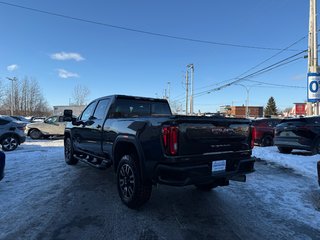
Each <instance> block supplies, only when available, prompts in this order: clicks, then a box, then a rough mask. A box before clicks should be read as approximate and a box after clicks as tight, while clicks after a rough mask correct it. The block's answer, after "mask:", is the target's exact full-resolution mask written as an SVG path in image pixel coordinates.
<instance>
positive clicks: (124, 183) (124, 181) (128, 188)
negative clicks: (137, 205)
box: [119, 164, 135, 201]
mask: <svg viewBox="0 0 320 240" xmlns="http://www.w3.org/2000/svg"><path fill="white" fill-rule="evenodd" d="M119 185H120V186H119V187H120V190H121V192H122V195H123V198H124V199H125V200H127V201H128V200H130V199H132V197H133V194H134V190H135V177H134V173H133V169H132V168H131V167H130V166H129V165H128V164H123V165H122V166H121V169H120V172H119Z"/></svg>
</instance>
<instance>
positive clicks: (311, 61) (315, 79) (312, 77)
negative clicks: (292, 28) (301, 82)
mask: <svg viewBox="0 0 320 240" xmlns="http://www.w3.org/2000/svg"><path fill="white" fill-rule="evenodd" d="M316 11H317V5H316V0H310V15H309V40H308V45H309V46H308V102H313V103H314V104H313V105H314V108H313V111H312V112H313V115H319V100H320V91H319V80H320V74H319V67H318V39H317V15H316Z"/></svg>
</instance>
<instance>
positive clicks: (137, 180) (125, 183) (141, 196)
mask: <svg viewBox="0 0 320 240" xmlns="http://www.w3.org/2000/svg"><path fill="white" fill-rule="evenodd" d="M137 161H138V158H137V157H136V156H135V155H134V154H128V155H124V156H123V157H122V158H121V160H120V162H119V165H118V168H117V187H118V193H119V196H120V198H121V201H122V202H123V203H124V204H125V205H127V206H128V207H129V208H132V209H137V208H139V207H140V206H142V205H143V204H145V203H146V202H147V201H148V200H149V199H150V196H151V191H152V185H151V183H147V184H146V183H143V182H142V179H141V173H140V169H139V166H138V164H137Z"/></svg>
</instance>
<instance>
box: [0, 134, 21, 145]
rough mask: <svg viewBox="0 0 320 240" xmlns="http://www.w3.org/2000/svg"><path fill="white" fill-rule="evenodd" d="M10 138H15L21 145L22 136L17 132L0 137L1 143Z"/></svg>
mask: <svg viewBox="0 0 320 240" xmlns="http://www.w3.org/2000/svg"><path fill="white" fill-rule="evenodd" d="M10 136H13V137H15V138H16V139H17V140H18V144H19V145H20V136H19V135H18V134H17V133H15V132H12V133H10V132H8V133H5V134H3V135H2V136H1V137H0V143H2V141H3V139H5V138H6V137H10Z"/></svg>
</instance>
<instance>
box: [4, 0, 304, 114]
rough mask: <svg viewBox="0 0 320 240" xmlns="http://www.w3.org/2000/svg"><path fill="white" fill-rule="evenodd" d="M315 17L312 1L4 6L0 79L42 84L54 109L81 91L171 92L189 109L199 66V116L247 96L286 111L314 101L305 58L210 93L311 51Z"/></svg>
mask: <svg viewBox="0 0 320 240" xmlns="http://www.w3.org/2000/svg"><path fill="white" fill-rule="evenodd" d="M5 3H10V4H14V5H19V6H23V7H27V8H32V9H37V10H41V11H45V12H50V13H54V14H58V15H63V16H68V17H71V18H73V19H70V18H64V17H59V16H53V15H49V14H45V13H43V12H42V13H41V12H36V11H31V10H28V9H24V8H19V7H14V6H9V5H7V4H5ZM308 15H309V1H308V0H294V1H292V0H280V1H279V0H259V1H252V0H242V1H239V0H224V1H211V0H202V1H182V0H176V1H172V0H162V1H146V0H144V1H119V0H118V1H103V0H92V1H83V0H81V1H79V0H77V1H76V0H68V1H61V0H60V1H49V0H29V1H22V0H13V1H9V0H7V1H0V31H1V34H0V36H1V38H0V81H2V82H3V84H9V81H8V80H6V78H7V77H17V78H18V79H23V78H24V77H28V78H34V79H36V80H37V81H38V82H39V85H40V87H41V89H42V92H43V94H44V96H45V98H46V99H47V101H48V103H49V105H50V106H54V105H67V104H69V102H70V101H71V102H72V97H73V96H72V95H73V91H74V88H75V86H76V85H82V86H85V87H88V88H89V90H90V95H89V96H88V102H89V101H91V100H93V99H95V98H98V97H101V96H106V95H112V94H126V95H135V96H145V97H163V96H164V94H165V91H166V92H167V95H169V92H170V96H169V97H170V98H169V99H170V101H171V102H172V103H173V105H175V106H181V108H182V109H185V92H186V84H185V74H186V66H187V65H188V64H193V65H194V93H195V98H194V111H195V112H198V111H199V110H200V111H201V112H215V111H217V110H219V106H221V105H244V104H245V103H246V102H245V101H246V98H247V90H246V89H248V93H249V95H248V96H249V105H251V106H265V105H266V104H267V101H268V99H269V98H270V97H271V96H273V97H274V98H275V101H276V104H277V107H278V109H280V110H281V109H285V108H287V107H292V106H293V103H296V102H304V101H306V99H307V90H306V86H307V82H306V81H307V80H306V75H307V58H303V56H304V54H302V55H299V57H300V59H298V60H297V61H294V62H291V63H290V64H286V65H283V66H281V67H279V68H276V69H273V70H272V71H268V72H266V73H264V74H261V75H259V76H255V77H253V78H249V80H250V81H251V82H249V81H248V80H242V81H240V82H238V84H241V85H238V84H233V85H231V86H228V87H226V88H222V89H221V90H216V91H210V90H212V89H214V88H218V87H219V86H221V85H223V84H227V83H230V82H232V81H233V80H235V78H237V77H239V76H245V75H241V74H243V73H245V72H247V71H248V70H250V69H251V68H252V67H254V66H256V65H258V64H260V63H262V62H263V61H265V60H266V59H268V58H270V57H272V56H274V55H276V54H277V56H275V57H273V58H271V59H270V60H269V61H266V62H265V63H263V64H261V65H260V66H258V67H257V68H254V69H252V70H251V71H249V72H247V73H246V74H250V73H252V72H255V71H258V70H260V69H262V68H264V67H268V66H270V65H272V64H274V63H277V62H279V61H281V60H283V59H285V58H287V57H291V56H293V55H294V54H297V53H299V52H300V51H302V50H306V49H307V48H308V45H307V44H308V41H307V35H308V17H309V16H308ZM75 18H76V19H82V20H86V21H87V22H85V21H79V20H76V19H75ZM93 22H95V23H99V24H94V23H93ZM110 25H113V26H116V27H121V28H122V29H120V28H114V27H110ZM123 28H126V29H133V30H138V32H137V31H128V30H125V29H123ZM141 31H142V32H152V33H156V34H160V35H170V36H173V37H178V38H188V39H198V40H202V41H204V42H196V41H187V40H182V39H176V38H168V37H163V36H159V35H150V34H145V33H142V32H141ZM302 38H303V39H302ZM301 39H302V40H301ZM299 40H300V41H299ZM205 42H211V43H205ZM212 42H216V43H223V44H230V45H241V46H250V48H247V47H234V46H230V45H220V44H212ZM295 42H297V43H296V44H294V45H293V46H291V47H290V48H288V47H289V46H290V45H292V44H293V43H295ZM256 47H258V48H256ZM260 48H262V49H260ZM285 48H288V49H287V50H286V51H280V50H281V49H285ZM275 49H278V50H275ZM279 49H280V50H279ZM291 59H293V58H291ZM252 80H253V81H259V82H264V83H267V84H261V83H257V82H252ZM168 82H170V84H168ZM221 82H223V84H221ZM219 83H220V84H219ZM270 84H274V85H270ZM275 85H286V87H281V86H275ZM169 86H170V87H169ZM287 86H294V87H287ZM298 87H299V88H298ZM165 89H166V90H165ZM169 89H170V90H169ZM202 92H204V94H199V93H202ZM197 94H198V95H197Z"/></svg>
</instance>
